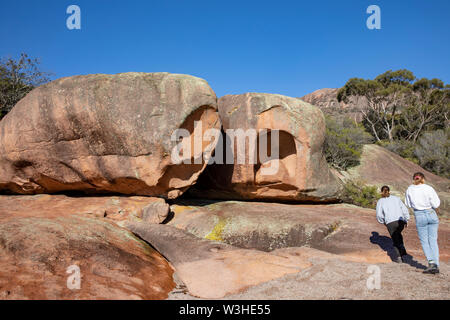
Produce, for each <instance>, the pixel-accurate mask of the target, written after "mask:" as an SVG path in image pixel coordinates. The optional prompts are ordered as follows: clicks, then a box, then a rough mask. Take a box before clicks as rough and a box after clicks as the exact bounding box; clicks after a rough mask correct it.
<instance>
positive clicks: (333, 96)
mask: <svg viewBox="0 0 450 320" xmlns="http://www.w3.org/2000/svg"><path fill="white" fill-rule="evenodd" d="M338 91H339V88H323V89H319V90H316V91H314V92H312V93H309V94H307V95H305V96H303V97H301V98H300V99H302V100H303V101H305V102H308V103H310V104H312V105H314V106H317V107H319V108H320V109H321V110H322V111H323V112H324V113H328V114H345V115H346V116H347V117H349V118H351V119H354V120H355V121H358V122H360V121H362V114H361V112H360V110H361V109H362V108H365V107H367V99H366V98H365V97H350V98H349V101H348V102H344V101H341V102H339V101H338V99H337V94H338Z"/></svg>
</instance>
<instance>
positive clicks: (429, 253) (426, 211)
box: [405, 172, 441, 274]
mask: <svg viewBox="0 0 450 320" xmlns="http://www.w3.org/2000/svg"><path fill="white" fill-rule="evenodd" d="M413 179H414V184H412V185H410V186H409V187H408V189H407V190H406V197H405V202H406V205H407V206H408V207H410V208H413V209H414V217H415V219H416V228H417V233H418V235H419V239H420V243H421V244H422V249H423V252H424V254H425V256H426V257H427V260H428V264H429V266H428V268H427V269H426V270H425V271H424V273H432V274H435V273H439V248H438V243H437V238H438V226H439V218H438V216H437V213H436V211H438V207H439V205H440V203H441V202H440V200H439V197H438V195H437V194H436V191H434V189H433V187H431V186H429V185H427V184H425V183H424V182H425V175H424V174H423V173H421V172H417V173H415V174H414V175H413Z"/></svg>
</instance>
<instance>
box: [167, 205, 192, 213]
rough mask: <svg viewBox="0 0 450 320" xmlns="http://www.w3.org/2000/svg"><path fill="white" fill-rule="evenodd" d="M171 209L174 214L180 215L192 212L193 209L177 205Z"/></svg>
mask: <svg viewBox="0 0 450 320" xmlns="http://www.w3.org/2000/svg"><path fill="white" fill-rule="evenodd" d="M171 209H172V211H173V213H174V214H179V213H182V212H184V211H186V210H192V207H190V206H180V205H175V206H173V207H172V208H171Z"/></svg>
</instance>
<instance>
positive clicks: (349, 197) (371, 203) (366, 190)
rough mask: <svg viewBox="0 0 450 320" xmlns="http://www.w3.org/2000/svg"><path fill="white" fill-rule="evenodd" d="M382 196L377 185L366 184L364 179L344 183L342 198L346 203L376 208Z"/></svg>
mask: <svg viewBox="0 0 450 320" xmlns="http://www.w3.org/2000/svg"><path fill="white" fill-rule="evenodd" d="M380 197H381V196H380V194H379V193H378V189H377V187H376V186H369V185H365V184H364V183H363V182H362V181H348V182H347V183H346V184H345V185H344V193H343V196H342V199H343V201H344V202H346V203H351V204H354V205H357V206H360V207H364V208H371V209H375V207H376V205H377V201H378V199H380Z"/></svg>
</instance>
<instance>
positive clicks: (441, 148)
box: [414, 128, 450, 178]
mask: <svg viewBox="0 0 450 320" xmlns="http://www.w3.org/2000/svg"><path fill="white" fill-rule="evenodd" d="M414 153H415V155H416V156H417V158H418V159H419V164H420V166H421V167H422V168H425V169H427V170H429V171H431V172H433V173H435V174H437V175H440V176H443V177H446V178H450V161H449V159H448V158H449V155H450V129H449V128H447V129H446V130H445V131H444V130H436V131H429V132H425V133H424V134H422V136H421V137H420V138H419V140H418V142H417V146H416V148H415V150H414Z"/></svg>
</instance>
